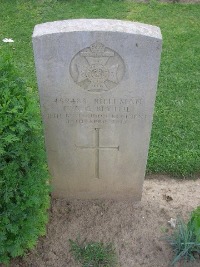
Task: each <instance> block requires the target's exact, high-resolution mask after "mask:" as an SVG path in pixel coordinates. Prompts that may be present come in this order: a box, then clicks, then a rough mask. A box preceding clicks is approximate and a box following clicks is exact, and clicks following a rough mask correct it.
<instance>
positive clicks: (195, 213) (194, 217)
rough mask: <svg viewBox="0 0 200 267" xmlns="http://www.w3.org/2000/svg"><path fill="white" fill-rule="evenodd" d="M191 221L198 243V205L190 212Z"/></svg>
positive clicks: (199, 237) (199, 210)
mask: <svg viewBox="0 0 200 267" xmlns="http://www.w3.org/2000/svg"><path fill="white" fill-rule="evenodd" d="M191 223H192V224H193V227H194V233H195V235H196V237H197V240H198V242H199V243H200V206H199V207H197V208H196V209H195V210H194V211H193V212H192V216H191Z"/></svg>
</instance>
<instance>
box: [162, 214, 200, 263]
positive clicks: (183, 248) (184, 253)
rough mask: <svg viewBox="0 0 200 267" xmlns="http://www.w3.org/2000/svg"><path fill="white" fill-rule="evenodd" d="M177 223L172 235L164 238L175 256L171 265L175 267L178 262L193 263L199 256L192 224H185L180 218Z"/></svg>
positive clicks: (190, 222) (198, 245)
mask: <svg viewBox="0 0 200 267" xmlns="http://www.w3.org/2000/svg"><path fill="white" fill-rule="evenodd" d="M177 222H178V223H177V228H176V230H175V232H174V233H173V235H172V236H168V237H167V238H166V240H167V241H168V242H169V244H170V245H171V246H172V248H173V251H174V254H175V255H174V259H173V261H172V263H171V264H172V265H175V264H176V263H177V262H178V261H182V262H183V263H186V262H188V261H195V260H196V258H197V257H198V256H200V242H199V240H198V236H197V235H196V233H195V227H194V224H193V222H192V221H191V220H190V221H189V222H188V224H186V223H184V221H183V220H182V219H181V218H179V219H178V220H177ZM181 266H182V265H181ZM183 266H184V265H183Z"/></svg>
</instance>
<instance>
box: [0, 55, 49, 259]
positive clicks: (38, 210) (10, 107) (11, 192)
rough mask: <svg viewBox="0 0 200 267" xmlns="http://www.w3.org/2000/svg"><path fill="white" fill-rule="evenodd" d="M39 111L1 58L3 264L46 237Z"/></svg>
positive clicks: (0, 234) (0, 224) (0, 229)
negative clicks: (41, 237) (41, 236)
mask: <svg viewBox="0 0 200 267" xmlns="http://www.w3.org/2000/svg"><path fill="white" fill-rule="evenodd" d="M38 118H39V116H38V106H37V102H36V100H35V98H34V96H33V94H32V93H31V92H30V91H28V90H27V88H26V84H25V83H24V81H23V80H22V79H21V78H20V77H19V75H18V71H17V70H16V68H15V67H14V66H13V63H12V60H11V59H10V57H9V56H7V55H4V56H1V57H0V262H2V263H7V262H9V260H10V258H12V257H16V256H21V255H23V254H24V253H25V252H26V250H28V249H31V248H33V246H34V245H35V244H36V241H37V238H38V236H40V235H43V234H45V224H46V222H47V218H48V216H47V208H48V206H49V186H48V183H47V180H48V178H49V175H48V172H47V168H46V163H45V157H44V149H43V140H42V137H41V136H42V134H41V127H40V124H41V123H40V120H39V119H38Z"/></svg>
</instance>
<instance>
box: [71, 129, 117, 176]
mask: <svg viewBox="0 0 200 267" xmlns="http://www.w3.org/2000/svg"><path fill="white" fill-rule="evenodd" d="M94 130H95V145H94V146H77V145H76V147H78V148H80V149H94V151H95V177H96V178H98V179H99V178H100V176H99V165H100V164H99V152H100V150H101V149H105V150H110V149H116V150H118V151H119V146H117V147H114V146H100V133H99V132H100V128H95V129H94Z"/></svg>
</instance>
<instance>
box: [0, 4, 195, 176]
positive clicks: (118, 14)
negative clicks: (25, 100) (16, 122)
mask: <svg viewBox="0 0 200 267" xmlns="http://www.w3.org/2000/svg"><path fill="white" fill-rule="evenodd" d="M0 8H1V17H0V25H1V32H0V40H2V39H3V38H6V37H7V38H13V39H14V41H15V42H14V43H13V44H7V43H6V44H4V43H2V42H0V49H1V46H7V49H9V50H10V52H11V54H12V55H13V58H14V59H15V61H16V62H17V65H18V67H19V69H20V70H21V73H22V76H24V78H25V79H26V80H27V82H28V84H29V86H30V87H31V88H33V90H35V92H36V93H37V85H36V75H35V70H34V61H33V50H32V43H31V35H32V32H33V28H34V25H36V24H38V23H43V22H47V21H54V20H63V19H71V18H111V19H122V20H131V21H139V22H143V23H148V24H153V25H157V26H159V27H160V28H161V31H162V35H163V52H162V61H161V66H160V75H159V85H158V93H157V99H156V106H155V114H154V121H153V129H152V136H151V143H150V150H149V157H148V165H147V172H149V173H168V174H171V175H174V176H177V177H186V176H193V175H194V174H196V173H199V171H200V138H199V137H200V127H199V122H200V119H199V114H200V100H199V97H200V88H199V84H200V64H199V62H200V42H199V40H200V31H199V28H200V5H198V4H194V5H184V4H164V3H156V1H150V3H149V4H142V3H132V2H128V1H127V2H126V1H116V0H115V1H114V0H87V1H86V0H57V1H56V0H28V1H25V0H18V1H15V0H0ZM0 51H1V50H0ZM0 53H1V52H0Z"/></svg>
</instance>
